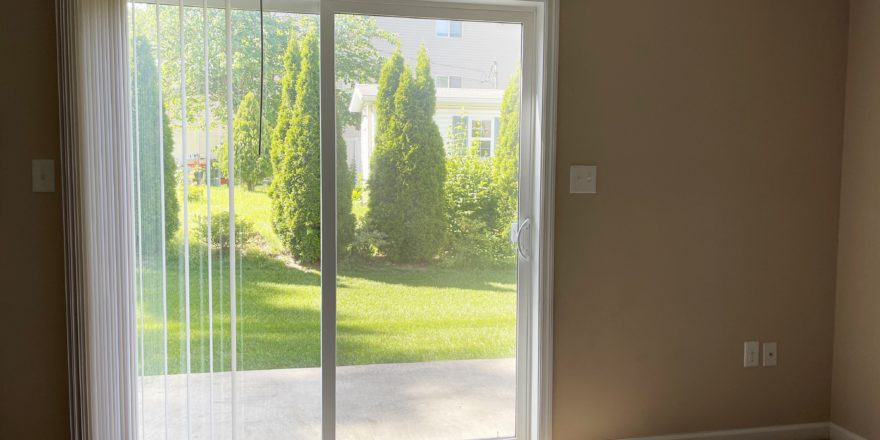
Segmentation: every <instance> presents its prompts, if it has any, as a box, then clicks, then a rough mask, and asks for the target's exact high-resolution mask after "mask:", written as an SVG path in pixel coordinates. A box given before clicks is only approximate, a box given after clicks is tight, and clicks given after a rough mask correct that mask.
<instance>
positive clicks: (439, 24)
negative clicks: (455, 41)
mask: <svg viewBox="0 0 880 440" xmlns="http://www.w3.org/2000/svg"><path fill="white" fill-rule="evenodd" d="M434 33H435V35H437V36H438V37H440V38H461V22H460V21H452V20H436V21H435V22H434Z"/></svg>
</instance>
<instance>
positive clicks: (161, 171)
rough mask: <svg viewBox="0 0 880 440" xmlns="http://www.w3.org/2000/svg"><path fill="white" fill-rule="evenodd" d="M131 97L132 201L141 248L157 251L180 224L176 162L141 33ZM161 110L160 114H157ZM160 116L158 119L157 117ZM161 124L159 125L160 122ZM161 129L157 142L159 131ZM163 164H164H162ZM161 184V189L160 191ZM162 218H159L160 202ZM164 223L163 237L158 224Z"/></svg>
mask: <svg viewBox="0 0 880 440" xmlns="http://www.w3.org/2000/svg"><path fill="white" fill-rule="evenodd" d="M135 52H136V53H135V57H134V59H133V61H134V62H135V66H134V67H135V70H136V72H135V75H136V76H135V78H134V79H135V94H136V95H135V97H134V99H132V100H131V102H132V105H133V106H135V107H134V109H133V110H134V111H132V117H133V118H136V120H134V121H133V122H132V127H133V128H135V129H136V130H137V132H136V139H135V142H136V143H135V148H136V149H137V152H136V154H137V157H136V160H137V167H138V169H137V175H136V177H137V179H138V182H137V185H136V186H135V189H136V190H137V192H138V193H137V196H138V200H137V201H136V203H135V210H136V215H137V219H138V221H139V223H140V224H139V225H138V227H139V232H140V238H141V243H142V246H144V247H145V248H146V249H144V250H143V251H144V252H145V253H147V254H149V255H158V253H159V252H160V246H161V240H162V239H164V240H166V241H167V240H170V239H171V238H172V237H174V234H175V233H176V232H177V230H178V228H179V227H180V220H179V219H178V210H179V209H180V202H179V201H178V200H177V176H176V174H177V164H176V163H175V161H174V154H173V151H174V140H173V137H172V132H171V124H170V123H169V120H168V115H167V114H166V113H165V109H164V106H163V105H162V99H161V96H159V71H158V69H157V67H156V58H155V56H154V55H153V49H152V45H151V44H150V42H149V41H148V40H147V39H146V38H144V37H138V38H137V39H136V40H135ZM160 114H161V117H160ZM160 119H161V120H160ZM160 124H161V125H160ZM160 127H161V131H162V136H161V142H160V137H159V131H160ZM163 166H164V168H163ZM163 184H164V192H163V187H162V186H163ZM163 203H164V204H165V218H164V219H163V218H162V215H161V213H162V204H163ZM163 223H164V229H165V231H164V233H165V234H164V237H163V236H162V227H163Z"/></svg>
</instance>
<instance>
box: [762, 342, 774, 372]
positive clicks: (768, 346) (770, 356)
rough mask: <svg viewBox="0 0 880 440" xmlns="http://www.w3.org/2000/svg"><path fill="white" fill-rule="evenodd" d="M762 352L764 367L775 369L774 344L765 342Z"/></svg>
mask: <svg viewBox="0 0 880 440" xmlns="http://www.w3.org/2000/svg"><path fill="white" fill-rule="evenodd" d="M763 352H764V356H763V359H764V366H765V367H775V366H776V343H775V342H765V343H764V346H763Z"/></svg>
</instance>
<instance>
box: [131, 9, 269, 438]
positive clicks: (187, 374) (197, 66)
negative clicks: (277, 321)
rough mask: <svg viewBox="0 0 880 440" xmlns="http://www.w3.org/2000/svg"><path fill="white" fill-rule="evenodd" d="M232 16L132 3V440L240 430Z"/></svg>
mask: <svg viewBox="0 0 880 440" xmlns="http://www.w3.org/2000/svg"><path fill="white" fill-rule="evenodd" d="M236 13H241V12H240V11H236ZM249 13H255V14H256V13H261V12H260V11H249ZM232 22H233V9H232V7H231V4H230V1H226V2H225V5H224V7H222V8H217V7H209V4H208V2H207V0H203V1H202V2H201V5H199V6H193V5H192V4H184V2H183V1H182V0H181V1H178V2H177V4H164V3H159V2H154V3H145V2H129V4H128V23H129V32H128V41H129V50H130V53H131V56H130V67H131V68H130V72H131V80H130V84H131V87H130V96H131V99H132V104H131V112H130V114H131V120H132V124H131V125H132V127H133V130H132V131H133V135H132V142H131V146H132V156H133V158H134V176H133V178H132V182H133V186H134V205H135V206H134V217H135V218H134V225H135V234H134V235H135V244H136V253H135V258H134V260H135V270H134V273H135V274H136V281H137V282H136V287H135V290H136V298H137V323H136V334H137V345H138V351H137V352H138V365H137V371H136V376H137V387H138V403H137V406H138V413H137V420H138V421H139V426H138V435H139V436H140V438H240V436H241V423H240V422H239V420H240V412H241V408H240V406H241V403H240V399H239V396H238V393H239V365H238V364H239V361H240V357H241V352H240V350H239V343H240V335H239V325H238V315H239V313H240V310H241V309H240V306H241V303H240V301H238V299H239V297H238V294H237V290H238V289H237V287H238V285H239V284H238V281H237V276H238V275H239V273H238V270H241V269H242V268H241V267H240V266H237V260H238V259H239V258H241V252H240V250H239V246H238V243H237V241H238V240H237V237H238V235H237V234H236V220H235V219H236V215H235V188H236V180H235V167H234V165H233V164H234V156H235V150H234V145H235V134H234V130H233V127H234V124H233V118H234V111H233V108H234V106H235V103H234V100H235V98H234V96H233V83H234V81H235V80H234V78H233V74H232V71H233V62H234V61H235V60H234V50H235V45H234V42H233V29H232ZM169 55H170V56H169ZM212 87H213V88H215V89H217V90H212ZM191 109H196V110H197V111H191ZM191 137H201V139H197V140H195V141H193V139H191ZM223 138H225V140H221V139H223ZM224 150H225V151H224ZM218 156H219V157H218ZM221 157H222V158H223V160H222V161H221V160H220V158H221ZM220 162H225V163H226V166H225V169H221V168H220ZM221 176H222V177H221ZM221 178H222V179H223V180H225V182H223V183H226V189H227V191H226V194H223V186H221V185H219V183H220V180H221ZM218 198H219V200H217V199H218Z"/></svg>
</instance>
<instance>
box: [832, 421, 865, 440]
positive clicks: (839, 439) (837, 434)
mask: <svg viewBox="0 0 880 440" xmlns="http://www.w3.org/2000/svg"><path fill="white" fill-rule="evenodd" d="M829 425H830V426H829V428H830V434H831V440H868V439H866V438H864V437H862V436H860V435H858V434H856V433H854V432H852V431H850V430H848V429H846V428H844V427H843V426H840V425H838V424H836V423H830V424H829Z"/></svg>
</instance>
